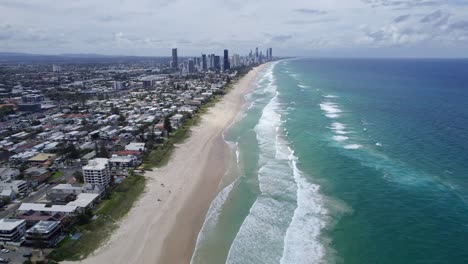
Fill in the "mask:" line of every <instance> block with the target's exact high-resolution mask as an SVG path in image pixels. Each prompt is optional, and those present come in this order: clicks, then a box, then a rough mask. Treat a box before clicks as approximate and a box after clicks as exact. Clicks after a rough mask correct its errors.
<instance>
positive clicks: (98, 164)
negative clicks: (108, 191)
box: [83, 158, 111, 188]
mask: <svg viewBox="0 0 468 264" xmlns="http://www.w3.org/2000/svg"><path fill="white" fill-rule="evenodd" d="M83 178H84V182H85V183H89V184H93V185H98V186H101V187H104V188H107V187H108V186H109V183H110V181H111V173H110V169H109V159H106V158H96V159H92V160H90V161H89V162H88V165H86V166H83Z"/></svg>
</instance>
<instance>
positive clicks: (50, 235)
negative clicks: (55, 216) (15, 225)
mask: <svg viewBox="0 0 468 264" xmlns="http://www.w3.org/2000/svg"><path fill="white" fill-rule="evenodd" d="M23 221H24V220H23ZM61 233H62V228H61V226H60V222H59V221H39V222H38V223H37V224H35V225H34V226H33V227H31V228H30V229H28V231H26V235H25V239H26V244H28V245H37V244H40V245H41V246H42V247H53V246H55V245H57V243H58V242H59V241H60V235H61Z"/></svg>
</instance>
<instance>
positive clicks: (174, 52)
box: [172, 48, 179, 69]
mask: <svg viewBox="0 0 468 264" xmlns="http://www.w3.org/2000/svg"><path fill="white" fill-rule="evenodd" d="M172 68H174V69H178V68H179V62H178V60H177V48H175V49H172Z"/></svg>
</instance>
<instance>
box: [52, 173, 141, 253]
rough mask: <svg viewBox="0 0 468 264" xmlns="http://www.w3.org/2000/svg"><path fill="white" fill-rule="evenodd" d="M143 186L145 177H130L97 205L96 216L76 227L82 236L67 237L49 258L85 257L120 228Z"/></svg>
mask: <svg viewBox="0 0 468 264" xmlns="http://www.w3.org/2000/svg"><path fill="white" fill-rule="evenodd" d="M144 189H145V177H143V176H140V175H135V176H130V177H127V178H126V179H125V180H124V181H123V182H122V183H121V184H120V185H118V186H117V187H116V188H115V189H114V190H113V191H112V192H110V194H109V197H107V198H106V199H104V200H103V201H102V202H101V203H100V204H99V206H98V207H97V208H95V210H94V212H93V213H94V215H96V216H97V217H98V218H97V219H95V220H92V221H90V222H89V223H88V224H85V225H82V226H77V227H76V232H79V233H81V234H82V236H81V238H80V239H78V240H76V241H74V240H71V239H70V238H69V237H68V236H67V237H66V238H65V239H64V240H63V241H62V242H60V244H59V245H58V246H57V248H56V249H55V250H54V251H52V253H51V254H49V256H48V257H49V259H51V260H54V261H63V260H72V261H73V260H82V259H84V258H86V257H87V256H88V255H89V254H91V253H92V252H94V250H95V249H97V248H98V247H99V246H100V245H101V244H102V243H103V242H105V241H106V240H107V239H108V238H109V237H110V234H111V232H112V231H113V230H115V229H116V228H117V226H118V221H119V220H120V219H122V217H124V216H125V215H126V214H127V213H128V212H129V211H130V209H131V208H132V206H133V204H134V203H135V202H136V201H137V200H138V197H139V196H140V195H141V194H142V193H143V191H144Z"/></svg>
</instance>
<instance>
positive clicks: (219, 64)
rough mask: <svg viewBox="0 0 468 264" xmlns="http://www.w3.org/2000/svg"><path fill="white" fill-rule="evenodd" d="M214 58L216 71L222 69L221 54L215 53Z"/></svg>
mask: <svg viewBox="0 0 468 264" xmlns="http://www.w3.org/2000/svg"><path fill="white" fill-rule="evenodd" d="M213 58H214V63H213V64H214V65H213V68H214V69H215V70H216V71H221V58H220V57H219V56H214V55H213Z"/></svg>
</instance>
